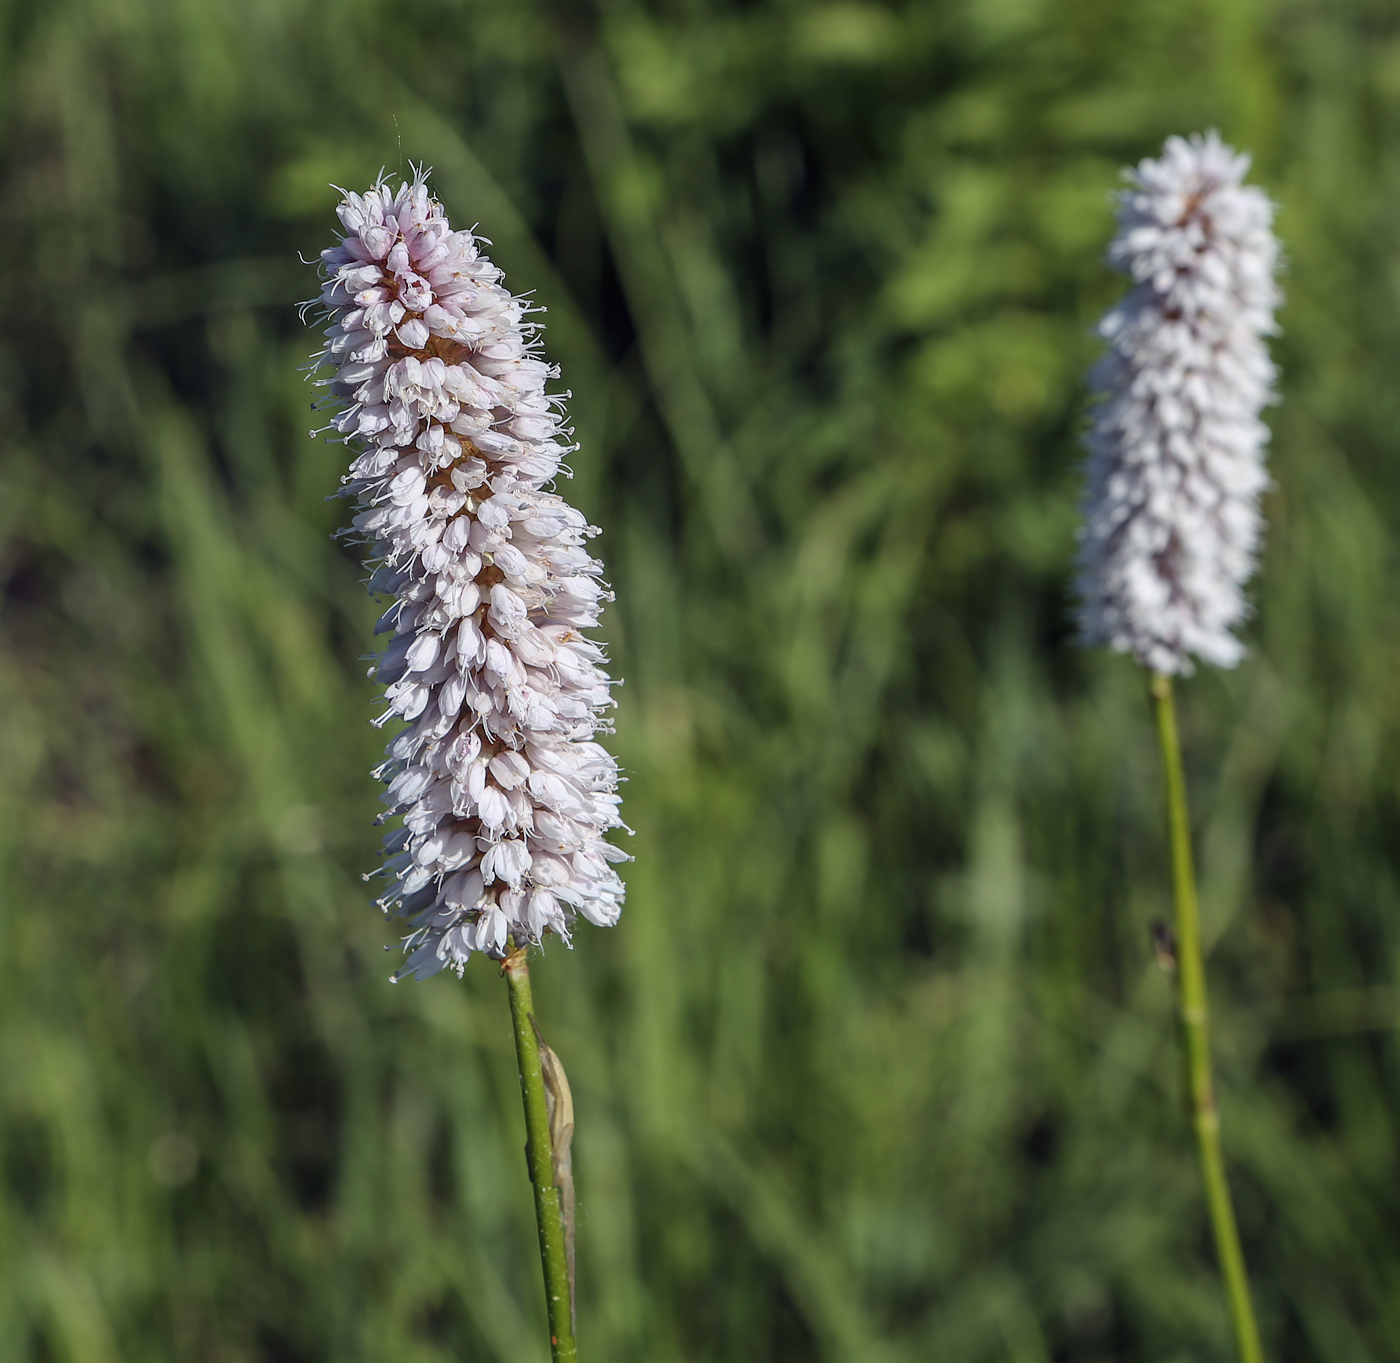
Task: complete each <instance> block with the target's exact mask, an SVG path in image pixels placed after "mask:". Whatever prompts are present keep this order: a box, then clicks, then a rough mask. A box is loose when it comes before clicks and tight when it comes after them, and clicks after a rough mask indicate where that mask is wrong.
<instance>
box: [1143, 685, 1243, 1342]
mask: <svg viewBox="0 0 1400 1363" xmlns="http://www.w3.org/2000/svg"><path fill="white" fill-rule="evenodd" d="M1152 705H1153V709H1154V710H1155V711H1156V712H1157V735H1158V737H1159V738H1160V739H1161V744H1162V763H1163V766H1164V768H1165V771H1166V781H1167V825H1168V829H1169V832H1170V835H1171V847H1172V882H1173V887H1174V889H1175V891H1176V959H1177V967H1176V979H1177V999H1178V1003H1179V1006H1180V1010H1181V1037H1182V1046H1183V1048H1184V1050H1185V1058H1186V1081H1187V1087H1188V1091H1189V1094H1190V1102H1191V1124H1192V1126H1194V1127H1195V1129H1196V1145H1197V1149H1198V1150H1199V1153H1200V1157H1201V1173H1202V1175H1203V1176H1204V1178H1205V1185H1206V1202H1207V1204H1208V1205H1209V1207H1210V1222H1211V1228H1212V1229H1213V1230H1214V1232H1215V1249H1216V1253H1217V1254H1218V1255H1219V1258H1220V1272H1221V1276H1222V1277H1223V1278H1224V1279H1225V1291H1226V1295H1227V1296H1228V1297H1229V1300H1230V1316H1231V1318H1232V1320H1233V1322H1234V1326H1235V1343H1236V1345H1237V1346H1238V1349H1239V1356H1240V1360H1241V1363H1263V1360H1264V1351H1263V1349H1262V1348H1261V1347H1260V1344H1259V1327H1258V1325H1256V1324H1255V1321H1254V1307H1253V1304H1252V1303H1251V1301H1250V1297H1249V1277H1248V1275H1247V1274H1246V1272H1245V1265H1244V1251H1243V1250H1242V1249H1241V1248H1240V1233H1239V1228H1238V1227H1237V1226H1236V1225H1235V1209H1234V1207H1233V1206H1232V1205H1231V1202H1230V1185H1229V1184H1228V1183H1227V1182H1226V1181H1225V1157H1224V1155H1223V1154H1222V1153H1221V1147H1220V1114H1219V1112H1218V1110H1217V1109H1216V1106H1215V1085H1214V1082H1213V1080H1212V1078H1211V1065H1210V1031H1209V1023H1208V1014H1207V1011H1206V968H1205V959H1204V957H1203V956H1202V953H1201V923H1200V915H1199V913H1198V912H1197V909H1196V872H1195V868H1194V866H1193V865H1192V861H1191V825H1190V819H1189V817H1188V815H1187V811H1186V781H1185V778H1184V777H1183V776H1182V771H1181V742H1180V740H1179V738H1178V737H1177V732H1176V707H1175V704H1174V703H1173V700H1172V683H1171V678H1170V677H1160V676H1154V677H1153V678H1152Z"/></svg>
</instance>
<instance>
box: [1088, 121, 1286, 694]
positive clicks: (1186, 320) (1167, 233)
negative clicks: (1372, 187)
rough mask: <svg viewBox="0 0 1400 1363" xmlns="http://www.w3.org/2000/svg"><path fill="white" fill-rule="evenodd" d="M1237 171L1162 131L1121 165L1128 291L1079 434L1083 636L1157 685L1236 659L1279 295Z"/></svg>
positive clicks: (1243, 162) (1215, 148)
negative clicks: (1082, 450)
mask: <svg viewBox="0 0 1400 1363" xmlns="http://www.w3.org/2000/svg"><path fill="white" fill-rule="evenodd" d="M1248 169H1249V157H1248V156H1241V155H1236V153H1235V152H1234V151H1233V149H1232V148H1230V147H1228V146H1225V145H1224V144H1223V143H1222V142H1221V141H1220V138H1219V137H1218V136H1217V135H1216V134H1215V133H1213V132H1212V133H1209V134H1207V135H1206V136H1204V137H1202V136H1200V135H1199V134H1197V135H1195V136H1193V137H1192V138H1191V139H1190V140H1189V141H1187V140H1185V139H1183V138H1180V137H1170V138H1168V139H1167V143H1166V147H1165V149H1164V151H1163V153H1162V157H1161V159H1160V160H1157V161H1150V160H1148V161H1143V162H1142V163H1141V164H1140V165H1139V166H1138V168H1137V170H1136V171H1127V172H1125V178H1126V179H1127V180H1128V181H1129V183H1130V184H1131V186H1132V187H1131V188H1130V189H1127V190H1124V191H1123V192H1122V193H1121V194H1120V196H1119V212H1118V234H1117V236H1116V237H1115V238H1114V240H1113V244H1112V245H1111V246H1110V248H1109V260H1110V262H1111V263H1112V264H1114V265H1115V266H1117V267H1118V268H1119V269H1121V270H1122V271H1123V272H1124V273H1125V274H1127V275H1128V276H1129V277H1130V278H1131V279H1132V281H1133V286H1132V289H1131V291H1130V292H1129V293H1128V295H1127V296H1126V297H1125V298H1124V299H1123V300H1122V301H1121V302H1120V303H1119V304H1118V305H1117V306H1116V307H1114V308H1112V309H1111V310H1110V311H1109V312H1108V314H1107V315H1106V316H1105V317H1104V319H1103V321H1102V322H1101V323H1100V326H1099V331H1100V334H1101V335H1103V336H1104V337H1105V339H1106V340H1107V341H1108V342H1109V345H1110V349H1109V351H1108V353H1107V354H1106V355H1105V356H1104V358H1103V359H1102V360H1101V361H1100V362H1099V364H1098V365H1097V366H1096V367H1095V369H1094V371H1093V373H1092V374H1091V375H1090V384H1091V386H1092V387H1093V388H1094V389H1095V390H1096V391H1097V392H1100V393H1103V394H1105V397H1104V398H1103V400H1102V402H1101V403H1100V404H1099V406H1098V407H1097V409H1096V411H1095V413H1094V424H1093V429H1092V430H1091V431H1090V433H1089V435H1088V437H1087V438H1086V442H1085V443H1086V446H1087V448H1088V451H1089V459H1088V466H1087V475H1088V477H1087V481H1088V487H1087V490H1086V494H1085V498H1084V530H1083V540H1082V545H1081V549H1080V554H1079V567H1080V576H1079V591H1080V595H1081V600H1082V607H1081V611H1080V617H1079V619H1080V628H1081V631H1082V635H1083V639H1084V642H1085V643H1087V644H1107V645H1109V646H1111V647H1113V648H1115V649H1117V650H1119V651H1120V652H1123V653H1131V654H1132V655H1133V656H1134V657H1135V658H1136V659H1137V660H1138V661H1139V662H1141V663H1143V664H1145V665H1146V666H1147V667H1149V668H1151V669H1152V670H1153V671H1154V672H1158V673H1162V674H1165V675H1172V674H1177V673H1189V672H1190V671H1191V661H1190V659H1189V657H1188V654H1195V655H1196V656H1197V657H1199V658H1201V659H1203V660H1204V661H1205V662H1209V663H1214V664H1215V665H1217V666H1219V667H1233V666H1234V664H1235V663H1237V662H1238V661H1239V659H1240V657H1241V656H1242V654H1243V652H1244V650H1243V647H1242V645H1241V644H1240V642H1239V640H1238V639H1236V638H1235V637H1234V635H1233V634H1232V633H1231V631H1232V629H1233V628H1234V626H1235V625H1237V624H1238V623H1239V622H1240V620H1241V619H1243V617H1244V615H1245V613H1246V602H1245V597H1244V591H1243V588H1244V584H1245V582H1246V581H1247V580H1248V578H1249V576H1250V574H1251V572H1252V571H1253V569H1254V563H1255V555H1256V551H1257V547H1258V542H1259V533H1260V524H1261V520H1260V513H1259V496H1260V493H1261V492H1262V491H1263V490H1264V489H1265V488H1266V487H1267V486H1268V481H1269V480H1268V475H1267V473H1266V472H1265V470H1264V457H1263V449H1264V445H1265V444H1266V443H1267V441H1268V439H1269V431H1268V428H1267V427H1266V426H1265V425H1264V423H1263V422H1262V421H1260V419H1259V411H1260V408H1261V407H1262V406H1263V405H1264V404H1265V403H1266V402H1269V401H1271V400H1272V398H1273V383H1274V366H1273V364H1272V362H1271V361H1270V359H1269V354H1268V350H1267V348H1266V345H1265V342H1264V337H1266V336H1268V335H1270V334H1272V333H1273V332H1274V331H1275V329H1276V328H1275V326H1274V308H1275V306H1276V305H1277V303H1278V290H1277V288H1276V286H1275V284H1274V272H1275V269H1276V268H1277V264H1278V243H1277V241H1276V240H1275V238H1274V235H1273V232H1272V230H1271V223H1272V220H1273V205H1272V204H1271V203H1270V202H1269V200H1268V198H1267V197H1266V196H1265V194H1264V193H1263V191H1262V190H1259V189H1257V188H1255V187H1253V186H1249V185H1243V184H1242V183H1241V181H1242V180H1243V178H1244V176H1245V173H1246V172H1247V171H1248Z"/></svg>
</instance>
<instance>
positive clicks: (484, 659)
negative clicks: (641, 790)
mask: <svg viewBox="0 0 1400 1363" xmlns="http://www.w3.org/2000/svg"><path fill="white" fill-rule="evenodd" d="M337 212H338V215H339V217H340V221H341V223H342V224H343V226H344V229H345V235H344V236H343V238H342V240H341V241H340V244H339V245H337V246H334V247H332V248H331V249H330V250H327V251H323V252H322V253H321V261H322V274H323V276H324V279H325V286H324V289H323V291H322V293H321V296H320V299H319V300H318V302H319V306H320V308H321V309H323V310H324V311H323V312H322V313H320V314H319V315H321V316H323V317H324V319H325V320H326V321H328V322H329V325H328V326H327V327H326V332H325V334H326V344H325V347H324V349H323V350H322V351H321V352H320V354H319V355H318V356H317V359H316V362H315V368H316V369H317V371H318V372H319V373H321V375H322V377H321V380H320V381H321V383H322V384H324V385H325V386H326V387H328V389H329V396H328V397H327V399H326V400H325V402H324V404H323V405H324V406H327V407H329V408H330V409H331V410H332V411H333V412H334V417H333V419H332V421H331V423H330V426H329V427H327V429H328V430H333V431H334V432H336V433H337V434H338V436H339V437H340V438H342V439H343V440H344V441H345V443H346V444H348V445H349V446H350V448H351V450H352V452H353V454H354V459H353V462H352V463H351V465H350V469H349V473H348V474H347V475H346V477H345V478H344V480H343V483H344V487H343V490H342V495H344V496H347V497H351V498H354V499H355V501H356V503H357V506H358V508H359V510H358V514H357V515H356V516H355V518H354V522H353V527H354V528H353V530H352V531H348V532H347V533H348V534H350V535H352V536H353V537H354V538H356V539H357V540H359V541H360V542H361V543H363V544H365V545H366V546H367V560H368V565H369V567H370V568H371V570H372V571H371V576H370V578H369V589H370V591H371V593H373V594H375V595H377V596H381V597H386V598H389V605H388V609H387V610H385V612H384V614H383V615H382V617H381V618H380V621H379V625H378V632H380V633H386V634H388V635H389V636H390V641H389V644H388V647H387V648H386V649H385V650H384V652H383V654H382V656H380V657H379V659H378V663H377V667H376V668H374V669H372V671H371V675H377V677H378V678H379V680H380V681H382V682H384V683H386V689H385V701H386V702H387V707H388V708H387V709H386V710H385V712H384V714H382V715H381V716H380V717H379V719H378V720H377V721H376V723H377V724H381V725H382V724H384V723H385V722H386V721H388V720H391V719H396V720H403V721H406V722H407V727H405V728H404V729H403V731H402V732H401V733H399V734H398V735H397V736H396V737H395V738H394V740H393V742H392V743H390V745H389V747H388V750H387V751H388V760H387V761H386V762H385V763H384V764H383V765H382V766H381V767H380V768H378V769H377V770H376V772H375V775H376V776H378V777H379V778H380V779H381V780H383V781H385V782H386V783H387V784H388V793H387V794H386V796H385V797H384V798H385V803H386V804H387V805H388V812H387V813H386V814H385V815H384V818H385V819H389V818H393V817H395V816H399V815H401V816H402V827H398V828H395V829H394V830H393V831H392V832H391V833H389V835H388V836H387V838H386V839H385V844H384V850H385V854H386V857H387V860H386V863H385V865H384V867H383V868H382V871H383V873H384V874H385V875H387V876H388V877H389V878H390V881H391V884H390V886H389V888H388V890H387V891H386V893H385V894H384V896H383V898H382V899H381V900H380V901H379V903H380V906H381V907H382V908H383V909H384V910H385V912H386V913H396V914H401V915H402V916H404V917H405V918H407V919H408V922H409V927H410V929H411V930H410V932H409V933H408V935H407V936H406V938H405V941H404V946H405V950H406V952H407V958H408V959H407V961H406V962H405V964H404V966H403V968H402V969H401V970H400V971H399V973H398V974H397V975H396V976H395V977H394V978H395V979H400V978H402V977H403V976H405V975H412V976H415V977H417V978H420V979H421V978H424V977H426V976H428V975H432V974H434V973H436V972H437V971H439V970H441V969H442V968H443V967H444V966H453V967H454V968H455V969H456V970H457V971H458V973H460V972H461V970H462V967H463V966H464V965H465V964H466V962H467V960H468V958H469V957H470V955H471V953H472V952H473V951H482V952H485V953H487V954H488V955H490V956H493V957H496V958H501V957H503V956H504V955H505V953H506V951H507V950H508V948H509V945H510V943H509V942H508V937H509V938H511V939H513V941H514V944H515V945H516V946H520V945H522V944H524V943H526V942H538V941H539V940H540V939H541V938H542V937H543V936H544V935H545V934H546V933H551V932H552V933H554V934H556V935H557V936H559V937H561V938H563V939H564V940H565V941H568V939H569V932H570V928H571V926H572V924H573V923H574V921H575V919H576V917H577V915H580V914H581V915H582V916H583V917H584V918H585V919H587V921H588V922H590V923H595V924H598V925H600V926H610V925H612V924H614V923H616V922H617V919H618V914H619V912H620V910H621V905H622V896H623V887H622V883H621V881H620V880H619V879H618V876H617V874H616V872H615V871H614V870H613V867H612V865H611V864H610V863H613V862H618V861H625V860H627V859H628V858H627V856H626V854H625V853H623V852H621V851H620V850H619V849H617V848H616V847H614V846H612V845H611V844H609V843H608V842H607V841H606V839H605V835H606V833H607V832H608V830H609V829H612V828H620V827H622V826H623V825H622V822H621V819H620V817H619V814H618V796H617V766H616V763H615V762H614V761H613V758H612V757H611V755H610V754H609V753H608V752H607V751H606V750H605V749H604V748H603V747H601V746H600V745H599V744H598V743H596V742H594V741H593V739H594V736H595V734H596V733H597V732H598V731H599V730H600V729H602V728H605V727H606V726H605V724H604V720H603V716H604V714H605V712H606V711H607V710H608V709H609V708H610V707H611V705H612V698H611V686H612V683H611V682H610V681H609V679H608V677H607V675H606V673H605V672H604V670H603V664H604V663H605V662H606V659H605V658H604V655H603V652H602V650H601V649H600V647H599V646H598V645H597V644H596V643H594V642H593V641H591V640H589V639H587V638H585V637H584V636H583V634H582V633H581V631H583V630H586V629H589V628H590V627H592V626H594V625H596V624H597V622H598V615H599V612H600V610H601V608H602V603H603V602H604V601H607V600H611V599H612V598H611V593H610V592H608V590H607V589H606V587H605V586H604V585H603V583H602V581H601V575H602V571H603V566H602V564H601V563H600V562H598V560H597V559H594V558H592V557H590V555H589V553H588V551H587V548H586V547H585V546H586V542H587V540H588V538H589V537H590V536H591V535H594V534H596V533H597V531H596V530H595V529H594V528H593V527H592V526H590V525H589V524H588V523H587V521H586V520H585V518H584V517H583V516H582V515H581V514H580V513H579V512H578V511H576V510H575V509H574V508H573V507H571V506H569V505H568V504H567V503H566V502H565V501H564V500H563V499H562V498H560V497H559V496H557V495H556V494H555V493H553V492H551V491H547V490H546V485H547V484H549V483H550V482H551V481H552V480H553V479H554V478H555V477H556V476H557V475H558V473H559V472H560V470H561V461H562V460H563V458H564V456H565V455H567V454H568V453H570V452H571V451H572V450H573V449H575V448H576V447H575V446H573V445H571V444H566V443H564V442H565V441H566V440H567V439H568V437H569V435H570V434H571V432H570V430H569V428H568V427H566V426H564V425H563V415H562V407H563V399H562V397H560V396H559V395H555V394H550V393H548V392H547V391H546V385H547V384H548V383H549V381H550V380H551V379H554V378H557V376H558V370H557V369H554V368H551V367H550V365H549V364H548V363H547V362H546V361H545V360H543V359H542V358H540V355H539V353H538V351H539V343H538V339H537V336H538V331H539V327H538V325H537V324H536V323H533V322H529V321H526V320H525V317H526V313H527V311H529V310H528V309H527V308H526V307H525V306H524V305H523V304H522V302H521V300H520V299H518V298H516V297H514V296H512V295H511V294H510V292H509V291H508V290H507V289H506V288H505V287H504V286H503V284H502V282H501V279H502V274H501V271H500V270H499V269H497V268H496V266H494V265H493V264H491V262H490V261H489V260H488V259H487V258H486V257H485V256H484V255H483V254H482V253H481V251H480V249H479V245H480V240H481V239H480V238H478V237H476V236H475V235H474V234H473V233H472V232H470V231H459V232H454V231H453V230H452V228H451V227H450V225H449V224H448V221H447V218H446V216H445V215H444V213H443V210H442V205H441V204H439V203H438V202H437V201H436V200H435V199H433V198H431V197H430V196H429V193H428V188H427V183H426V175H425V173H424V172H422V171H419V172H417V173H416V174H415V175H414V177H413V179H412V180H411V181H408V182H406V183H403V184H400V185H399V186H398V187H397V188H394V187H392V186H391V185H390V184H388V183H386V182H385V181H384V180H383V178H382V177H381V179H380V181H379V183H377V184H376V185H375V186H374V187H373V188H372V189H370V190H369V192H368V193H366V194H365V195H363V196H361V195H359V194H351V193H346V194H345V197H344V200H343V202H342V203H341V204H340V207H339V209H338V210H337ZM318 302H313V303H311V304H309V305H308V308H315V307H317V306H318ZM327 371H329V372H327Z"/></svg>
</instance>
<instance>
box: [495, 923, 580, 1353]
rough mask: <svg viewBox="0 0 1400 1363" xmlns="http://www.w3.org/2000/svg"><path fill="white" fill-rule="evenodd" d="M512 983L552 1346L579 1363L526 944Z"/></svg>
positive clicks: (506, 966) (513, 962) (516, 957)
mask: <svg viewBox="0 0 1400 1363" xmlns="http://www.w3.org/2000/svg"><path fill="white" fill-rule="evenodd" d="M502 972H503V973H504V975H505V977H506V982H507V984H508V985H509V986H510V1020H511V1023H512V1024H513V1026H514V1028H515V1055H516V1059H517V1060H518V1061H519V1063H520V1092H521V1094H522V1095H523V1097H524V1099H525V1136H526V1147H525V1153H526V1158H527V1160H528V1161H529V1165H530V1180H531V1182H532V1183H534V1185H535V1221H536V1222H537V1223H538V1225H539V1230H540V1262H541V1263H542V1264H543V1266H544V1295H545V1302H546V1304H547V1306H548V1308H549V1345H550V1350H551V1354H552V1357H553V1359H554V1363H577V1360H578V1345H577V1344H576V1343H575V1342H574V1326H573V1311H572V1303H571V1301H570V1299H569V1298H570V1294H569V1264H568V1255H567V1251H566V1247H565V1239H564V1218H563V1213H562V1210H561V1208H560V1205H559V1189H558V1188H557V1187H556V1186H555V1183H554V1149H553V1146H552V1145H551V1143H550V1137H549V1109H548V1106H547V1104H546V1101H545V1090H544V1068H543V1064H542V1062H541V1060H540V1049H539V1043H538V1041H537V1040H536V1039H535V1029H534V1027H533V1026H532V1015H533V1013H534V1004H533V1002H532V1000H531V997H530V967H529V965H528V964H527V962H526V960H525V948H524V947H516V948H515V949H514V950H513V951H511V952H510V954H509V955H508V956H507V957H506V959H505V961H504V962H503V964H502Z"/></svg>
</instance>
